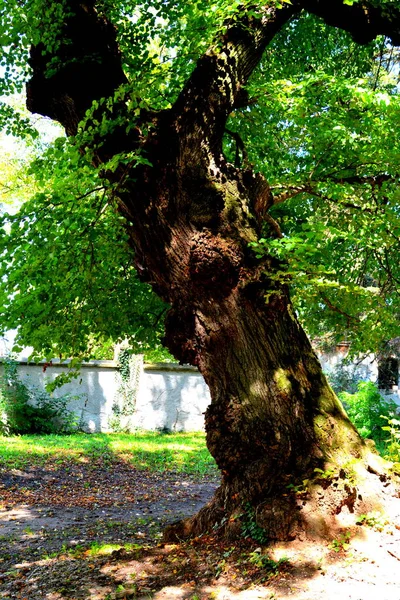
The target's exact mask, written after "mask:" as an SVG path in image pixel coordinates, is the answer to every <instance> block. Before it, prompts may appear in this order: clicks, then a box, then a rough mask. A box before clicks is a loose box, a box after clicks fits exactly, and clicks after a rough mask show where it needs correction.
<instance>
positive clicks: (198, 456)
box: [0, 432, 217, 475]
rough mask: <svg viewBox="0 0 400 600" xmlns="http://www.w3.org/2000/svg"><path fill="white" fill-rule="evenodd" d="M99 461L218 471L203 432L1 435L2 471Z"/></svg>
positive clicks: (195, 472)
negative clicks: (4, 469)
mask: <svg viewBox="0 0 400 600" xmlns="http://www.w3.org/2000/svg"><path fill="white" fill-rule="evenodd" d="M98 460H101V461H102V462H103V463H104V464H105V465H107V464H110V463H112V462H114V461H119V460H123V461H129V462H130V463H132V465H133V466H134V467H136V468H137V469H148V470H150V471H159V472H163V471H177V472H179V473H186V474H188V475H206V474H212V473H216V472H217V467H216V465H215V462H214V459H213V458H212V456H211V455H210V453H209V452H208V450H207V447H206V444H205V436H204V433H200V432H199V433H171V434H169V433H168V434H166V433H158V432H139V433H134V434H126V433H111V434H105V433H96V434H84V433H77V434H74V435H24V436H11V437H2V436H0V468H8V469H11V468H12V469H23V468H25V467H27V466H32V465H37V466H42V465H44V464H46V463H47V462H52V463H58V464H59V465H61V464H62V463H71V462H73V463H82V462H84V463H87V462H92V461H98Z"/></svg>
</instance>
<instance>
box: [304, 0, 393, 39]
mask: <svg viewBox="0 0 400 600" xmlns="http://www.w3.org/2000/svg"><path fill="white" fill-rule="evenodd" d="M293 4H294V6H296V7H297V8H300V9H304V10H306V11H307V12H309V13H312V14H314V15H316V16H318V17H321V18H322V19H323V20H324V21H325V23H327V24H328V25H332V26H333V27H338V28H339V29H344V30H345V31H348V32H349V33H350V35H351V36H352V37H353V39H354V41H355V42H357V43H359V44H368V43H369V42H371V41H372V40H374V39H375V38H376V37H377V36H378V35H386V36H387V37H388V38H390V39H391V41H392V43H393V44H394V45H395V46H400V6H399V4H398V3H396V4H395V3H392V4H389V3H385V4H384V6H375V5H374V3H373V2H371V1H368V0H363V2H358V1H356V2H355V3H354V4H353V5H352V6H349V5H347V4H344V3H343V0H293ZM382 4H383V3H382Z"/></svg>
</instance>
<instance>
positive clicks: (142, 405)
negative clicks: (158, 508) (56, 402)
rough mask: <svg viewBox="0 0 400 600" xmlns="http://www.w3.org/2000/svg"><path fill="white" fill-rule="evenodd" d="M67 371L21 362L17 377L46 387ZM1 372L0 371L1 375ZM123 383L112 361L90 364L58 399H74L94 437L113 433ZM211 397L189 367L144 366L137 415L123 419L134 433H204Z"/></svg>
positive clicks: (73, 406) (74, 406)
mask: <svg viewBox="0 0 400 600" xmlns="http://www.w3.org/2000/svg"><path fill="white" fill-rule="evenodd" d="M66 368H67V367H66V366H62V365H60V364H57V362H56V361H54V364H53V366H51V367H48V368H47V369H46V371H45V372H43V365H40V364H39V365H34V364H27V363H26V362H23V361H22V362H21V364H20V366H19V371H18V372H19V376H20V378H21V379H22V380H23V381H25V382H26V383H27V385H29V386H30V387H44V386H45V384H46V383H47V382H49V381H53V380H54V378H55V377H56V376H57V375H58V374H59V373H63V372H64V373H65V370H66ZM1 369H2V367H0V370H1ZM119 387H120V377H119V373H118V370H117V365H116V363H115V362H113V361H92V362H90V363H86V364H84V365H83V367H82V369H81V373H80V376H79V377H78V378H76V379H74V380H72V381H71V382H70V383H68V384H65V385H63V386H62V387H61V388H58V389H57V390H56V391H55V392H54V396H56V397H57V396H61V395H62V396H64V395H65V394H70V395H71V396H74V398H73V399H71V402H70V403H69V405H68V408H69V409H70V410H73V411H74V412H75V413H76V414H77V416H78V417H79V419H81V420H82V422H83V423H84V424H85V429H87V430H88V431H91V432H95V431H109V430H110V422H112V419H113V405H114V403H115V402H118V399H119V398H118V396H119ZM209 403H210V394H209V390H208V387H207V385H206V383H205V382H204V379H203V377H202V376H201V375H200V373H199V372H198V371H197V369H195V368H193V367H190V366H179V365H171V364H158V365H144V367H143V369H142V372H141V374H140V379H139V387H138V393H137V397H136V410H135V412H134V414H133V415H132V416H131V417H126V418H123V419H122V422H123V424H126V425H128V424H129V425H130V427H131V428H135V427H137V428H141V429H149V430H155V429H168V430H171V431H200V430H201V429H203V428H204V412H205V411H206V409H207V406H208V404H209Z"/></svg>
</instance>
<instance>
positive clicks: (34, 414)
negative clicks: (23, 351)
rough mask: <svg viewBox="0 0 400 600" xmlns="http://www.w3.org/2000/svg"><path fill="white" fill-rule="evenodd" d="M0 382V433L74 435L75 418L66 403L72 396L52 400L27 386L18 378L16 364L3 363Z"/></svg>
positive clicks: (45, 393) (44, 392)
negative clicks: (2, 373)
mask: <svg viewBox="0 0 400 600" xmlns="http://www.w3.org/2000/svg"><path fill="white" fill-rule="evenodd" d="M3 364H4V375H3V377H2V378H1V379H0V433H1V434H3V435H24V434H32V433H45V434H46V433H65V434H69V433H73V432H74V431H76V430H77V429H78V417H77V416H76V415H75V414H74V413H73V412H71V411H70V410H68V408H67V404H68V403H69V402H70V401H71V400H72V399H73V398H75V396H70V395H65V396H62V397H59V398H53V397H52V396H50V395H49V394H48V392H46V391H45V390H42V389H39V388H34V387H28V386H27V385H26V384H25V383H24V382H22V381H21V380H20V379H19V377H18V363H17V362H16V361H14V360H12V359H10V358H8V359H6V360H5V361H4V363H3Z"/></svg>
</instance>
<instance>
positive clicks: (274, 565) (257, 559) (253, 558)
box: [249, 548, 289, 574]
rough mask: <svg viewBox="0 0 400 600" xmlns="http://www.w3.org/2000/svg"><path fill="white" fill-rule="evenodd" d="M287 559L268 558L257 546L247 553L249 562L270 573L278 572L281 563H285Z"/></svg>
mask: <svg viewBox="0 0 400 600" xmlns="http://www.w3.org/2000/svg"><path fill="white" fill-rule="evenodd" d="M288 561H289V559H288V558H286V557H282V558H280V559H279V560H274V559H273V558H270V557H269V556H268V554H263V553H262V552H261V549H260V548H258V549H256V550H254V551H253V552H250V554H249V562H250V563H251V564H253V565H255V566H256V567H258V568H259V569H263V570H265V571H267V572H268V573H270V574H275V573H278V572H279V569H280V567H281V566H282V565H284V564H286V563H287V562H288Z"/></svg>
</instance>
